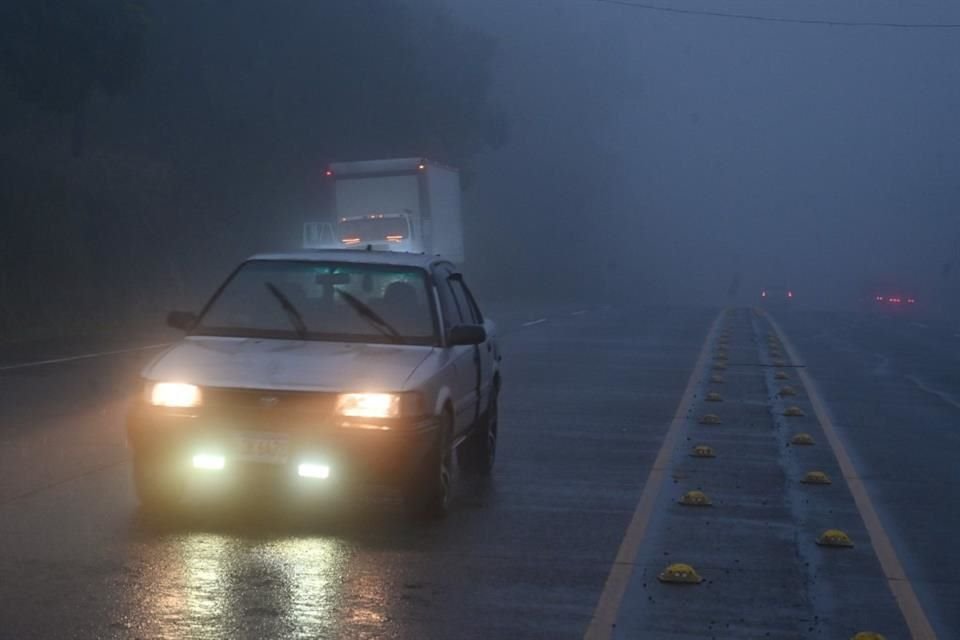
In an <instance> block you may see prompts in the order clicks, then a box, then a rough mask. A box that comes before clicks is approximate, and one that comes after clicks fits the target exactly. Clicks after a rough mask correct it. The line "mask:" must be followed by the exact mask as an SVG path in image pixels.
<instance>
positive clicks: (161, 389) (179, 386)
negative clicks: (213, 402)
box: [150, 382, 203, 408]
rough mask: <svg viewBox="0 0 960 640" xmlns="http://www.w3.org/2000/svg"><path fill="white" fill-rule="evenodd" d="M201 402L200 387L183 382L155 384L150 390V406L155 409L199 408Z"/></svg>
mask: <svg viewBox="0 0 960 640" xmlns="http://www.w3.org/2000/svg"><path fill="white" fill-rule="evenodd" d="M202 401H203V395H202V394H201V393H200V387H198V386H197V385H195V384H186V383H183V382H157V383H156V384H154V385H153V387H151V388H150V404H152V405H153V406H155V407H179V408H188V407H199V406H200V403H201V402H202Z"/></svg>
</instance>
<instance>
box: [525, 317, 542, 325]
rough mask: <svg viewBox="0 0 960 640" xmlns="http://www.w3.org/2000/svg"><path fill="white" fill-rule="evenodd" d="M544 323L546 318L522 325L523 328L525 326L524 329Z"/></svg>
mask: <svg viewBox="0 0 960 640" xmlns="http://www.w3.org/2000/svg"><path fill="white" fill-rule="evenodd" d="M546 321H547V319H546V318H540V319H539V320H531V321H530V322H524V323H523V326H525V327H532V326H534V325H536V324H543V323H544V322H546Z"/></svg>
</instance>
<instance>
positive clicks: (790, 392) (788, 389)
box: [780, 385, 797, 396]
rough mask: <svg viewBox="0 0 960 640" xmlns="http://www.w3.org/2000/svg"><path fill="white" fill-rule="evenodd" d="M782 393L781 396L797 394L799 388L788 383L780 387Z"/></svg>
mask: <svg viewBox="0 0 960 640" xmlns="http://www.w3.org/2000/svg"><path fill="white" fill-rule="evenodd" d="M780 395H781V396H795V395H797V390H796V389H794V388H793V387H791V386H790V385H786V386H783V387H780Z"/></svg>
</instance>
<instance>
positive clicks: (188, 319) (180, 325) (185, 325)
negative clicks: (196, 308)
mask: <svg viewBox="0 0 960 640" xmlns="http://www.w3.org/2000/svg"><path fill="white" fill-rule="evenodd" d="M197 320H199V318H198V317H197V314H195V313H192V312H190V311H171V312H170V313H168V314H167V326H168V327H172V328H174V329H180V330H181V331H190V330H191V329H193V327H194V325H196V324H197Z"/></svg>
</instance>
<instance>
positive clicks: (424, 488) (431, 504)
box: [404, 412, 453, 518]
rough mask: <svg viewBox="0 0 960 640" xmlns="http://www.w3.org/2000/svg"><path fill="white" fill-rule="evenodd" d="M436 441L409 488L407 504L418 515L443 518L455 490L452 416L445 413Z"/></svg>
mask: <svg viewBox="0 0 960 640" xmlns="http://www.w3.org/2000/svg"><path fill="white" fill-rule="evenodd" d="M439 432H440V433H439V435H438V437H437V441H436V443H435V444H434V446H433V447H431V450H430V452H429V453H428V454H427V456H426V458H425V459H424V461H423V464H422V465H421V466H420V469H418V470H417V471H416V473H414V474H413V476H412V477H411V479H410V481H409V482H408V485H407V487H406V491H405V495H404V505H405V507H406V509H407V512H408V513H409V514H410V515H412V516H415V517H421V518H442V517H443V516H445V515H446V514H447V511H448V510H449V508H450V498H451V495H452V491H453V442H452V440H453V418H452V416H451V415H450V414H449V412H445V413H444V414H443V417H442V418H441V420H440V429H439Z"/></svg>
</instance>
